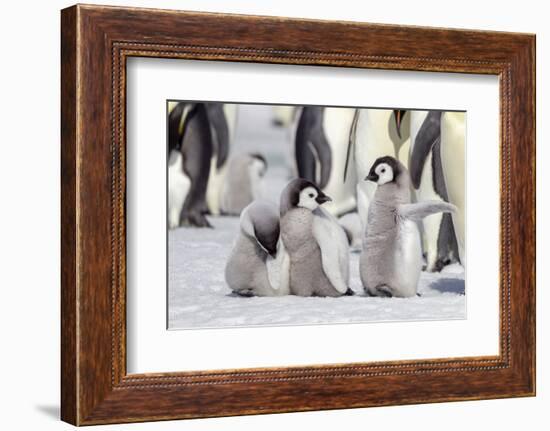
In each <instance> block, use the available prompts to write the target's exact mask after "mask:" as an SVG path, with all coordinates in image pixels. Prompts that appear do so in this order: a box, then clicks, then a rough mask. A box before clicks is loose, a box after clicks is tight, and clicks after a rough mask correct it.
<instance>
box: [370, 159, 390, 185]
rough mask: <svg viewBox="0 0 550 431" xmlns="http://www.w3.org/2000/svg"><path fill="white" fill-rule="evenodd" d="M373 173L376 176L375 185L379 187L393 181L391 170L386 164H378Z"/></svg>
mask: <svg viewBox="0 0 550 431" xmlns="http://www.w3.org/2000/svg"><path fill="white" fill-rule="evenodd" d="M374 172H376V174H377V175H378V181H377V182H376V183H377V184H378V185H379V186H381V185H382V184H386V183H389V182H390V181H393V169H392V168H391V166H390V165H388V164H387V163H380V164H379V165H378V166H377V167H376V169H375V170H374Z"/></svg>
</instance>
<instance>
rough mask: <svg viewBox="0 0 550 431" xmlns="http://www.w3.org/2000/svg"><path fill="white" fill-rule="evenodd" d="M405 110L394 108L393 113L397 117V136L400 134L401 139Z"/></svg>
mask: <svg viewBox="0 0 550 431" xmlns="http://www.w3.org/2000/svg"><path fill="white" fill-rule="evenodd" d="M405 112H407V111H403V110H399V109H394V111H393V115H394V117H395V127H396V129H397V136H399V139H401V120H403V116H404V115H405Z"/></svg>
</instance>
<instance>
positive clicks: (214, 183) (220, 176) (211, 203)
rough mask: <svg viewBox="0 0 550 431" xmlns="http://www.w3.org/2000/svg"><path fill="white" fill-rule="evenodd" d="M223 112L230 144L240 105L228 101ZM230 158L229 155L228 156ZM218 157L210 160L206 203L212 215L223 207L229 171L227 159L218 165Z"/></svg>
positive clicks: (216, 213)
mask: <svg viewBox="0 0 550 431" xmlns="http://www.w3.org/2000/svg"><path fill="white" fill-rule="evenodd" d="M223 112H224V115H225V120H226V121H227V128H228V130H229V146H230V147H231V144H232V143H233V137H234V136H235V129H236V127H237V115H238V105H236V104H233V103H226V104H224V105H223ZM227 159H228V160H229V157H228V158H227ZM217 163H218V157H217V155H216V154H214V155H213V157H212V160H211V161H210V175H209V176H208V188H207V189H206V203H207V204H208V209H209V210H210V213H211V214H212V215H219V214H220V212H221V211H220V209H221V194H222V190H223V184H224V181H225V175H226V173H227V161H226V162H225V163H224V164H223V165H222V166H220V167H219V168H218V167H217Z"/></svg>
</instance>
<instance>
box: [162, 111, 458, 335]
mask: <svg viewBox="0 0 550 431" xmlns="http://www.w3.org/2000/svg"><path fill="white" fill-rule="evenodd" d="M246 125H253V127H246ZM287 133H288V132H287V131H286V130H284V129H280V128H274V127H272V126H271V108H270V107H266V106H258V105H250V106H241V108H240V111H239V120H238V125H237V134H236V138H235V145H234V147H233V149H232V151H234V152H243V151H247V152H248V151H255V152H261V153H262V154H263V155H264V156H265V157H266V159H267V160H268V164H269V166H268V171H267V174H266V182H265V187H264V191H265V197H266V199H270V200H272V201H274V202H277V203H278V200H279V195H280V191H281V189H282V188H283V187H284V185H285V184H286V182H287V181H288V179H289V177H290V175H291V174H290V172H291V171H290V169H289V168H288V167H287V166H289V162H288V160H289V154H290V150H289V149H288V142H289V141H288V139H289V137H288V136H287ZM209 220H210V222H211V223H212V225H213V226H214V229H199V228H186V227H183V228H178V229H175V230H171V231H169V234H168V324H169V329H191V328H219V327H235V326H281V325H310V324H331V323H332V324H334V323H353V322H356V323H358V322H380V321H401V320H451V319H464V318H466V297H465V287H464V270H463V268H462V267H461V266H460V265H452V266H448V267H446V268H445V269H444V270H443V271H442V272H441V273H427V272H422V274H421V277H420V282H419V286H418V292H419V294H420V295H421V296H419V297H414V298H407V299H403V298H372V297H367V296H366V295H365V293H364V291H363V287H362V285H361V280H360V278H359V253H357V252H354V253H351V255H350V275H351V277H350V287H351V289H352V290H354V291H355V292H356V295H355V296H345V297H340V298H318V297H312V298H302V297H297V296H292V295H290V296H283V297H271V298H258V297H253V298H246V297H240V296H237V295H235V294H233V293H232V292H231V291H230V289H229V288H228V287H227V284H226V283H225V280H224V269H225V263H226V260H227V258H228V256H229V254H230V252H231V248H232V246H233V243H234V241H235V238H236V235H237V232H238V229H239V219H238V217H209Z"/></svg>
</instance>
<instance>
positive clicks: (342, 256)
mask: <svg viewBox="0 0 550 431" xmlns="http://www.w3.org/2000/svg"><path fill="white" fill-rule="evenodd" d="M328 201H330V198H329V197H328V196H327V195H325V194H324V193H323V192H322V191H321V190H320V189H319V188H318V187H317V186H316V185H315V184H313V183H311V182H310V181H307V180H304V179H295V180H292V181H290V182H289V183H288V184H287V186H286V187H285V189H284V190H283V193H282V194H281V208H280V211H281V239H282V242H283V244H284V247H285V250H286V252H287V253H288V256H289V260H290V268H289V289H290V293H291V294H293V295H299V296H331V297H337V296H341V295H352V294H353V291H352V290H351V289H350V288H349V287H348V285H349V246H348V240H347V237H346V234H345V232H344V230H343V228H342V227H341V226H340V225H339V224H338V222H337V221H336V219H335V218H334V217H333V216H331V215H330V214H329V213H328V212H327V211H325V210H324V209H323V208H321V207H320V205H322V204H323V203H325V202H328Z"/></svg>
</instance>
